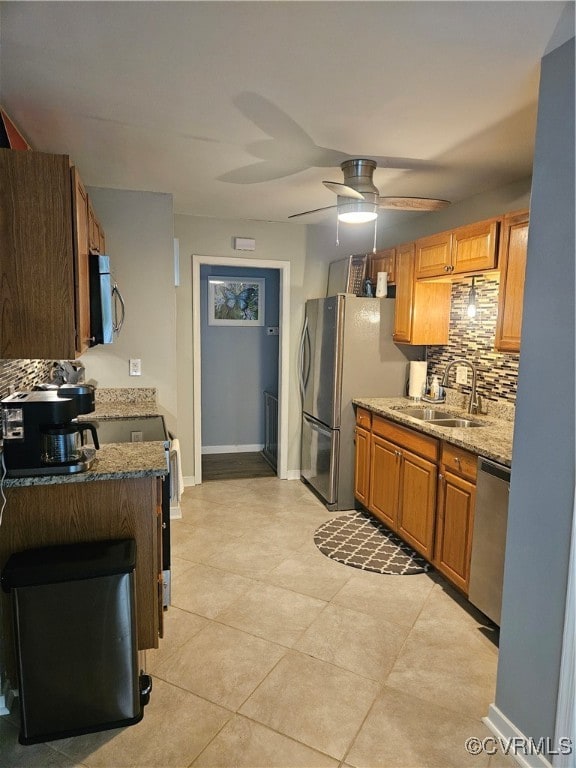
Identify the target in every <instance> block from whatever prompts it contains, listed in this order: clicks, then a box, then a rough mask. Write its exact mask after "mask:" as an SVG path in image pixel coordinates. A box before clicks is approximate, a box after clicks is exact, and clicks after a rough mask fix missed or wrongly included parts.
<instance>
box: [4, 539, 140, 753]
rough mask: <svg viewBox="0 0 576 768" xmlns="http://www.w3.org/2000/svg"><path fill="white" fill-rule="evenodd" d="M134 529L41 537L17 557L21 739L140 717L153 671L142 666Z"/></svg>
mask: <svg viewBox="0 0 576 768" xmlns="http://www.w3.org/2000/svg"><path fill="white" fill-rule="evenodd" d="M135 566H136V542H135V541H134V539H122V540H115V541H98V542H90V543H84V544H69V545H63V546H53V547H42V548H40V549H30V550H26V551H25V552H18V553H16V554H14V555H12V556H11V557H10V559H9V560H8V562H7V563H6V566H5V568H4V570H3V572H2V587H3V589H4V590H5V591H6V592H11V593H12V604H13V611H14V630H15V636H16V654H17V661H18V683H19V692H20V713H21V729H20V736H19V741H20V743H21V744H34V743H37V742H41V741H50V740H52V739H61V738H65V737H68V736H76V735H78V734H82V733H92V732H94V731H101V730H106V729H108V728H120V727H123V726H126V725H132V724H134V723H137V722H139V721H140V720H141V719H142V715H143V707H144V705H145V704H146V703H147V702H148V699H149V692H150V688H151V679H150V678H149V677H148V675H144V674H142V675H140V674H139V671H138V650H137V639H136V608H135V585H134V578H135V576H134V569H135Z"/></svg>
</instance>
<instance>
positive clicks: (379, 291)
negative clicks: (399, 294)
mask: <svg viewBox="0 0 576 768" xmlns="http://www.w3.org/2000/svg"><path fill="white" fill-rule="evenodd" d="M387 295H388V272H378V274H377V275H376V298H377V299H383V298H384V297H385V296H387Z"/></svg>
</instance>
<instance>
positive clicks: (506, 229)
mask: <svg viewBox="0 0 576 768" xmlns="http://www.w3.org/2000/svg"><path fill="white" fill-rule="evenodd" d="M527 251H528V211H522V212H521V213H518V214H514V215H511V216H506V217H505V218H504V224H503V228H502V237H501V243H500V252H499V255H498V262H499V267H500V292H499V294H498V321H497V323H496V344H495V346H496V349H497V350H499V351H500V352H520V335H521V331H522V307H523V301H524V275H525V272H526V256H527Z"/></svg>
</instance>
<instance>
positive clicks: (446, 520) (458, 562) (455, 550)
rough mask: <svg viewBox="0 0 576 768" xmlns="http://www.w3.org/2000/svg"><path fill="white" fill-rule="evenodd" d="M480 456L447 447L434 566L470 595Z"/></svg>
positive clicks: (444, 456) (442, 461)
mask: <svg viewBox="0 0 576 768" xmlns="http://www.w3.org/2000/svg"><path fill="white" fill-rule="evenodd" d="M476 462H477V457H476V456H475V455H474V454H472V453H470V452H469V451H464V450H463V449H461V448H458V447H456V446H452V445H449V444H447V443H444V444H443V448H442V458H441V473H440V476H439V479H438V512H437V527H436V542H435V552H434V560H433V562H434V565H435V566H436V568H438V570H439V571H440V572H441V573H442V574H443V575H444V576H446V577H447V578H448V579H449V580H450V581H451V582H452V583H453V584H454V585H455V586H457V587H458V588H459V589H461V590H462V592H464V593H465V594H468V582H469V579H470V557H471V554H472V534H473V530H474V507H475V502H476Z"/></svg>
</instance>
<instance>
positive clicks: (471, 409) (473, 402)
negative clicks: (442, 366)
mask: <svg viewBox="0 0 576 768" xmlns="http://www.w3.org/2000/svg"><path fill="white" fill-rule="evenodd" d="M455 365H466V366H467V367H468V368H470V370H471V371H472V389H471V390H470V402H469V403H468V413H479V411H480V396H479V395H478V394H477V393H476V366H475V365H474V363H471V362H470V361H469V360H464V358H462V359H461V360H452V362H451V363H448V365H447V366H446V370H445V371H444V376H443V377H442V386H443V387H445V386H447V384H448V374H449V373H450V371H451V370H452V368H453V367H454V366H455Z"/></svg>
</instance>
